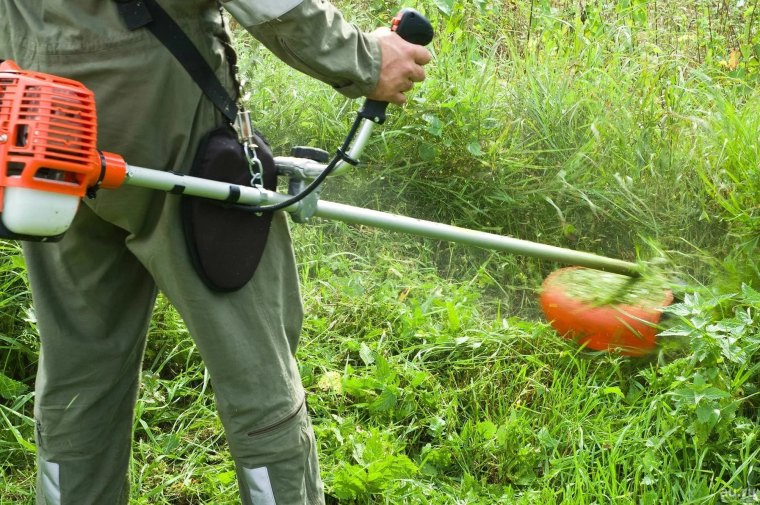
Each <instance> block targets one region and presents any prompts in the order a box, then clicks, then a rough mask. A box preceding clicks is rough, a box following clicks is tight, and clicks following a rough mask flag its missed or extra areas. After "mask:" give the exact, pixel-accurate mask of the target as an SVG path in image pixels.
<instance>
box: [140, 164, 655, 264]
mask: <svg viewBox="0 0 760 505" xmlns="http://www.w3.org/2000/svg"><path fill="white" fill-rule="evenodd" d="M125 184H128V185H131V186H139V187H143V188H149V189H156V190H161V191H171V192H174V193H182V194H185V195H191V196H198V197H203V198H210V199H212V200H221V201H234V202H236V203H240V204H246V205H268V204H274V203H280V202H283V201H285V200H287V199H288V198H290V196H289V195H283V194H280V193H275V192H272V191H267V190H264V189H259V188H252V187H247V186H236V185H232V184H227V183H224V182H218V181H211V180H208V179H201V178H197V177H190V176H185V175H180V174H175V173H171V172H162V171H159V170H152V169H148V168H141V167H134V166H131V165H130V166H129V167H128V169H127V179H126V181H125ZM238 195H239V196H238ZM303 203H304V202H303V201H302V202H298V203H296V204H294V205H292V206H290V207H287V208H286V209H284V210H285V211H287V212H296V211H298V210H299V208H300V207H301V205H303ZM314 215H315V216H318V217H322V218H325V219H333V220H338V221H343V222H346V223H352V224H362V225H366V226H372V227H375V228H381V229H384V230H390V231H396V232H401V233H407V234H411V235H417V236H421V237H427V238H433V239H438V240H444V241H448V242H455V243H458V244H464V245H469V246H474V247H480V248H483V249H489V250H495V251H504V252H509V253H514V254H520V255H525V256H532V257H535V258H541V259H547V260H553V261H557V262H559V263H562V264H567V265H578V266H583V267H588V268H593V269H596V270H605V271H608V272H615V273H619V274H623V275H628V276H637V275H639V273H640V269H639V266H638V265H637V264H635V263H630V262H627V261H623V260H619V259H614V258H607V257H605V256H598V255H596V254H591V253H587V252H582V251H575V250H572V249H564V248H562V247H555V246H550V245H546V244H539V243H537V242H531V241H528V240H521V239H517V238H512V237H507V236H503V235H496V234H493V233H486V232H482V231H475V230H469V229H466V228H459V227H457V226H451V225H446V224H441V223H435V222H432V221H424V220H422V219H415V218H412V217H407V216H399V215H396V214H390V213H387V212H380V211H376V210H370V209H364V208H361V207H354V206H351V205H344V204H340V203H333V202H327V201H323V200H320V201H319V202H317V210H316V212H315V213H314Z"/></svg>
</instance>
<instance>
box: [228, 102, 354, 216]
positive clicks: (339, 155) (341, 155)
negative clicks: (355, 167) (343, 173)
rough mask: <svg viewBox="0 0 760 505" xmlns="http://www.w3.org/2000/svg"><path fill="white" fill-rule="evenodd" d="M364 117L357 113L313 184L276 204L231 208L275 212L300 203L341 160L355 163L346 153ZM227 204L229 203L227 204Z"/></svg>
mask: <svg viewBox="0 0 760 505" xmlns="http://www.w3.org/2000/svg"><path fill="white" fill-rule="evenodd" d="M361 121H362V117H361V116H360V115H359V114H357V115H356V119H354V124H353V125H351V129H350V130H349V131H348V135H346V138H345V140H344V141H343V145H342V146H341V148H340V149H338V151H337V152H336V153H335V156H333V159H332V160H330V163H329V164H328V165H327V166H326V167H325V169H324V170H322V173H321V174H319V175H318V176H317V178H316V179H314V180H313V181H311V184H309V185H308V186H306V188H305V189H304V190H303V191H301V192H300V193H298V194H297V195H295V196H294V197H293V198H289V199H287V200H285V201H284V202H280V203H276V204H274V205H264V206H259V207H252V206H250V205H245V204H233V205H229V207H230V208H233V209H238V210H243V211H245V212H254V213H260V212H274V211H276V210H280V209H284V208H285V207H290V206H291V205H293V204H294V203H298V202H300V201H301V200H303V199H304V198H306V197H307V196H309V195H310V194H311V193H313V192H314V190H315V189H317V188H318V187H319V186H320V185H321V184H322V182H323V181H324V180H325V179H326V178H327V176H328V175H330V173H331V172H332V171H333V170H334V169H335V166H336V165H337V164H338V163H339V162H340V161H347V162H349V163H355V161H354V160H352V159H351V158H349V157H348V155H347V154H346V151H348V149H349V147H350V146H351V142H353V140H354V137H355V136H356V132H357V130H359V125H360V124H361ZM225 206H227V205H225Z"/></svg>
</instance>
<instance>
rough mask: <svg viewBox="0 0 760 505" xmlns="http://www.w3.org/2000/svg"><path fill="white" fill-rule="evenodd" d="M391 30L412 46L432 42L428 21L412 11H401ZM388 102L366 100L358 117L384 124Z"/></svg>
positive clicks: (431, 30)
mask: <svg viewBox="0 0 760 505" xmlns="http://www.w3.org/2000/svg"><path fill="white" fill-rule="evenodd" d="M391 30H392V31H394V32H396V33H397V34H398V35H399V36H400V37H401V38H402V39H404V40H406V41H407V42H411V43H412V44H417V45H419V46H426V45H428V44H429V43H430V41H431V40H433V27H432V26H431V25H430V21H428V20H427V18H425V16H423V15H422V14H420V13H419V12H417V11H416V10H414V9H403V10H402V11H401V12H399V13H398V15H397V16H396V17H395V18H393V23H392V24H391ZM387 107H388V102H380V101H378V100H371V99H369V98H368V99H367V100H365V101H364V105H363V106H362V108H361V110H360V111H359V115H360V116H361V117H363V118H365V119H369V120H370V121H373V122H375V123H377V124H383V123H384V122H385V109H386V108H387Z"/></svg>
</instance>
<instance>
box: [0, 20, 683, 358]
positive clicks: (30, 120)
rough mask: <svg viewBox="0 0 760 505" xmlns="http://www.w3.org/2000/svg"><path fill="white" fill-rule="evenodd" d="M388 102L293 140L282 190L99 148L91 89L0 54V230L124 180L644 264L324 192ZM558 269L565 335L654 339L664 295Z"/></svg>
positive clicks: (632, 342) (557, 310) (562, 255)
mask: <svg viewBox="0 0 760 505" xmlns="http://www.w3.org/2000/svg"><path fill="white" fill-rule="evenodd" d="M394 26H395V29H396V31H397V32H399V34H400V35H402V36H403V37H404V38H406V39H407V40H410V41H411V42H414V43H418V44H422V45H425V44H427V43H428V42H430V40H431V39H432V28H430V25H429V23H428V22H427V20H426V19H425V18H424V17H422V16H421V15H419V13H416V12H415V11H411V10H407V11H402V13H401V15H400V16H399V17H398V18H397V19H396V21H395V22H394ZM387 105H388V104H387V103H380V102H373V101H371V100H367V101H366V102H365V104H364V106H363V107H362V109H361V110H360V112H359V114H358V115H357V119H356V121H355V123H354V125H353V127H352V128H351V132H350V133H349V135H348V137H347V138H346V140H345V142H344V144H343V146H342V147H341V149H339V150H338V152H337V154H336V155H335V156H334V157H333V159H332V161H330V162H329V163H326V162H327V160H328V159H329V155H328V154H327V153H326V152H324V151H321V150H319V149H313V148H296V149H295V150H294V152H293V153H291V154H292V155H291V156H287V157H286V156H281V157H276V158H275V164H276V166H277V171H278V175H280V176H283V177H286V178H287V179H288V181H289V191H288V193H289V194H282V193H278V192H274V191H268V190H266V189H264V188H263V187H261V186H258V185H252V186H242V185H233V184H229V183H224V182H218V181H213V180H207V179H202V178H196V177H190V176H187V175H182V174H178V173H173V172H165V171H160V170H154V169H150V168H144V167H137V166H133V165H129V164H128V163H126V162H125V160H124V159H123V158H122V157H121V156H119V155H117V154H114V153H107V152H103V151H100V150H98V148H97V133H96V132H97V119H96V110H95V100H94V96H93V94H92V92H91V91H89V90H88V89H87V88H86V87H85V86H83V85H82V84H81V83H79V82H76V81H73V80H69V79H65V78H60V77H56V76H53V75H49V74H44V73H39V72H31V71H26V70H22V69H20V68H19V67H18V66H16V65H15V64H14V63H13V62H11V61H5V62H3V63H2V64H0V236H3V237H6V238H13V239H18V240H33V241H54V240H58V239H60V238H61V237H62V236H63V234H64V233H65V232H66V230H67V229H68V228H69V226H70V224H71V222H72V220H73V219H74V216H75V214H76V212H77V208H78V206H79V203H80V201H81V200H82V198H84V197H85V196H88V195H90V196H93V195H94V192H95V191H97V190H100V189H104V190H114V189H117V188H119V187H121V186H123V185H129V186H137V187H141V188H148V189H153V190H159V191H167V192H168V191H170V192H172V193H180V194H184V195H190V196H196V197H202V198H207V199H211V200H220V201H225V202H227V203H234V204H236V205H238V206H245V207H248V208H250V209H251V210H253V211H258V212H266V211H273V210H279V209H282V210H284V211H286V212H288V213H290V214H291V217H292V218H293V220H294V221H296V222H300V223H303V222H308V221H310V220H311V219H312V218H313V217H320V218H325V219H333V220H339V221H343V222H346V223H352V224H360V225H366V226H372V227H376V228H382V229H385V230H390V231H397V232H402V233H408V234H412V235H417V236H422V237H428V238H433V239H438V240H444V241H450V242H455V243H460V244H465V245H470V246H475V247H480V248H485V249H491V250H496V251H505V252H509V253H515V254H521V255H527V256H532V257H536V258H542V259H546V260H552V261H556V262H559V263H563V264H570V265H577V266H580V267H586V268H589V269H595V270H602V271H606V272H612V273H614V274H618V275H623V276H628V277H636V276H638V275H639V274H640V266H639V265H637V264H635V263H630V262H626V261H622V260H619V259H613V258H607V257H603V256H598V255H595V254H591V253H587V252H579V251H574V250H570V249H564V248H560V247H554V246H550V245H545V244H540V243H535V242H530V241H527V240H520V239H517V238H512V237H507V236H501V235H495V234H492V233H485V232H481V231H475V230H469V229H464V228H459V227H456V226H450V225H445V224H441V223H435V222H430V221H423V220H420V219H414V218H411V217H407V216H400V215H394V214H390V213H386V212H379V211H375V210H370V209H365V208H360V207H354V206H350V205H344V204H340V203H334V202H328V201H324V200H320V199H319V193H320V189H321V186H320V183H321V182H322V181H323V180H324V179H325V177H326V176H327V175H328V174H339V173H341V172H344V171H346V169H348V168H349V166H350V165H353V164H356V160H358V159H359V157H360V155H361V153H362V151H363V149H364V147H365V145H366V144H367V142H368V140H369V138H370V135H371V133H372V131H373V128H374V127H375V125H376V124H381V123H382V122H383V121H384V119H385V108H386V106H387ZM237 126H238V132H239V133H240V135H241V138H243V139H245V138H246V135H247V133H246V132H247V131H250V124H249V122H248V121H247V118H246V117H243V118H242V119H240V120H239V121H238V125H237ZM556 274H557V272H555V274H552V276H549V277H548V278H547V281H546V282H545V283H544V287H543V292H542V295H541V302H542V306H543V308H544V310H545V312H546V315H547V318H548V319H549V320H550V321H552V322H553V324H554V325H555V327H556V329H557V330H558V331H559V332H560V333H562V334H564V335H565V336H568V337H572V338H576V339H578V340H579V341H580V342H581V343H583V344H584V345H587V346H588V347H590V348H593V349H598V350H608V349H613V348H615V349H618V350H621V351H622V352H624V353H627V354H632V355H636V354H643V353H644V352H647V351H648V350H650V349H651V348H652V346H653V345H654V333H655V325H656V324H657V322H658V320H659V316H660V312H659V310H658V308H657V306H663V305H667V304H668V303H669V301H670V300H669V299H668V297H667V296H665V295H663V298H662V300H661V303H659V304H655V306H647V307H641V306H633V307H631V306H624V305H614V306H612V307H603V306H600V307H588V306H584V305H583V304H582V303H579V302H578V301H577V300H574V299H573V298H572V297H569V296H568V294H567V293H566V291H567V290H566V287H565V286H563V285H562V284H561V283H557V282H554V281H553V280H552V279H554V278H556ZM594 311H596V312H594ZM598 312H603V314H598Z"/></svg>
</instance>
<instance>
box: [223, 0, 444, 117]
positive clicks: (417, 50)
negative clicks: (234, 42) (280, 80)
mask: <svg viewBox="0 0 760 505" xmlns="http://www.w3.org/2000/svg"><path fill="white" fill-rule="evenodd" d="M222 5H223V6H224V7H225V8H226V9H227V10H228V11H229V12H230V13H231V14H232V15H233V17H235V19H236V20H237V21H238V22H239V23H240V24H241V25H242V26H243V27H244V28H245V29H246V30H247V31H248V32H250V33H251V34H252V35H253V36H254V37H255V38H256V39H258V40H259V41H260V42H261V43H262V44H264V45H265V46H266V47H267V48H268V49H269V50H270V51H272V52H273V53H274V54H275V55H276V56H277V57H278V58H280V59H281V60H283V61H285V62H286V63H287V64H289V65H290V66H292V67H294V68H296V69H298V70H300V71H302V72H304V73H305V74H308V75H310V76H312V77H315V78H317V79H319V80H321V81H323V82H326V83H328V84H330V85H331V86H333V87H334V88H335V89H336V90H337V91H339V92H340V93H342V94H344V95H346V96H348V97H351V98H355V97H358V96H369V97H370V98H373V99H375V100H380V101H388V102H393V103H399V104H400V103H403V102H405V101H406V97H405V96H404V94H403V93H404V92H406V91H408V90H409V89H411V87H412V85H413V83H414V82H419V81H421V80H423V79H424V78H425V72H424V70H423V68H422V65H424V64H425V63H427V62H428V61H430V53H429V52H428V51H427V49H425V48H423V47H420V46H416V45H414V44H410V43H408V42H406V41H405V40H403V39H402V38H401V37H399V36H398V35H396V34H394V33H392V32H390V31H388V30H378V31H376V32H374V33H371V34H368V33H363V32H361V31H360V30H359V29H358V28H356V27H355V26H353V25H351V24H349V23H348V22H346V21H345V20H344V18H343V16H342V15H341V13H340V11H338V9H337V8H335V7H334V6H333V5H332V4H330V3H329V2H326V1H322V0H263V1H253V0H227V1H224V0H223V1H222ZM281 11H282V12H281Z"/></svg>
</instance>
